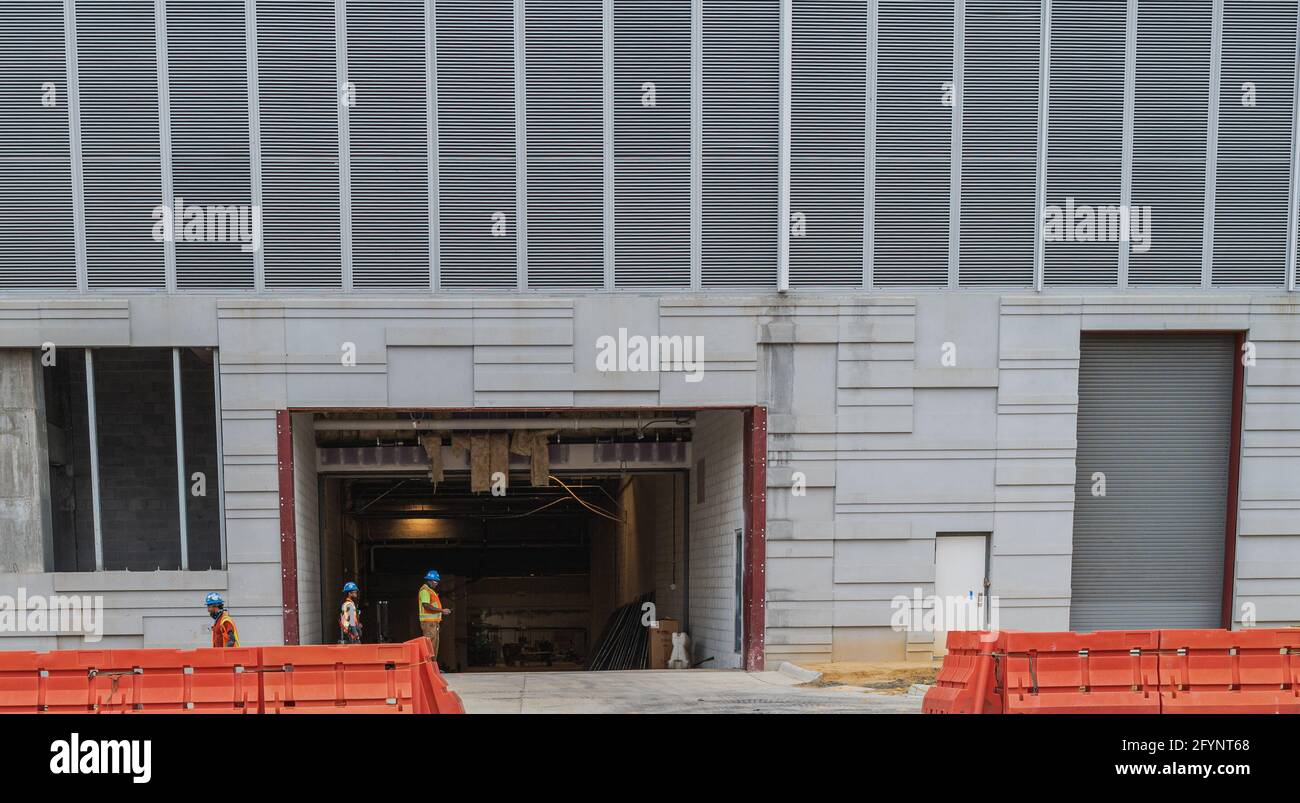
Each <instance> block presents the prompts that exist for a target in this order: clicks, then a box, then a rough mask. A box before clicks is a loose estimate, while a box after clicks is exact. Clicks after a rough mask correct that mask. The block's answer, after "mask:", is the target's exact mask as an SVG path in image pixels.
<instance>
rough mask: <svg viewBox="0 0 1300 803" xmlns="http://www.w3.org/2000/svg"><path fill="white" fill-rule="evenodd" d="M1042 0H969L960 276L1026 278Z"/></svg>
mask: <svg viewBox="0 0 1300 803" xmlns="http://www.w3.org/2000/svg"><path fill="white" fill-rule="evenodd" d="M1040 8H1041V4H1040V3H1039V2H1038V0H967V2H966V40H965V77H964V81H965V85H964V86H963V87H962V92H963V100H962V104H963V105H962V174H961V232H960V265H959V268H958V271H959V277H958V278H959V282H960V284H962V285H963V286H975V285H1006V286H1028V285H1031V284H1033V280H1034V252H1035V248H1034V245H1035V243H1034V220H1035V215H1036V214H1037V210H1036V209H1035V205H1036V204H1037V198H1036V197H1035V193H1036V189H1037V158H1038V92H1039V87H1038V83H1039V82H1038V74H1039V40H1040V38H1041V33H1040V19H1039V11H1040Z"/></svg>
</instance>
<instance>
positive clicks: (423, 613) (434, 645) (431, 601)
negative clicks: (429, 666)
mask: <svg viewBox="0 0 1300 803" xmlns="http://www.w3.org/2000/svg"><path fill="white" fill-rule="evenodd" d="M441 579H442V576H441V575H439V574H438V571H437V570H436V569H430V570H429V571H428V572H426V573H425V575H424V585H422V586H420V632H421V633H423V634H424V637H425V638H427V639H428V640H429V650H430V651H431V652H432V654H433V660H434V661H435V662H436V661H437V660H438V628H439V627H440V626H441V625H442V615H443V614H444V613H451V608H444V607H442V600H441V599H439V598H438V581H439V580H441Z"/></svg>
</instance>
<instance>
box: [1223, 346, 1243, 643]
mask: <svg viewBox="0 0 1300 803" xmlns="http://www.w3.org/2000/svg"><path fill="white" fill-rule="evenodd" d="M1245 345H1246V333H1245V332H1238V333H1237V337H1236V348H1235V350H1234V353H1233V356H1232V423H1231V425H1230V426H1231V430H1230V434H1229V446H1228V515H1227V522H1226V523H1225V525H1224V535H1223V538H1224V540H1223V616H1222V620H1223V627H1224V628H1225V629H1227V630H1231V629H1232V592H1233V589H1234V587H1235V586H1236V579H1237V497H1238V495H1239V494H1240V490H1239V489H1240V487H1241V421H1242V413H1243V408H1244V406H1245V398H1246V366H1245V352H1244V348H1245Z"/></svg>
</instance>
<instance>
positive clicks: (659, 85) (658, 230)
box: [614, 0, 691, 287]
mask: <svg viewBox="0 0 1300 803" xmlns="http://www.w3.org/2000/svg"><path fill="white" fill-rule="evenodd" d="M647 84H651V85H652V86H647ZM690 227H691V8H690V4H689V3H662V2H658V0H615V3H614V254H615V257H614V285H615V286H616V287H686V286H689V285H690V281H691V230H690Z"/></svg>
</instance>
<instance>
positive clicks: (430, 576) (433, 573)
mask: <svg viewBox="0 0 1300 803" xmlns="http://www.w3.org/2000/svg"><path fill="white" fill-rule="evenodd" d="M424 579H425V580H432V581H433V582H435V583H437V582H439V581H441V580H442V575H440V574H438V570H437V569H430V570H429V571H427V572H425V575H424Z"/></svg>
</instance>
